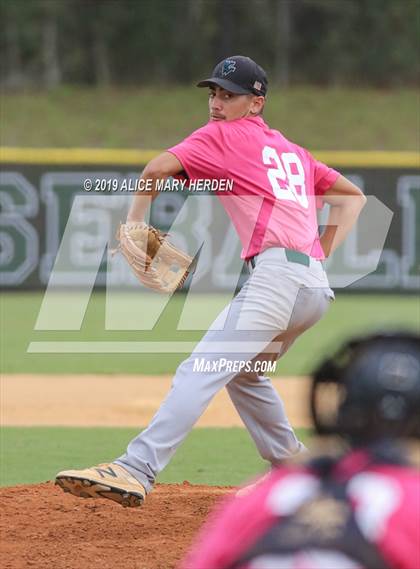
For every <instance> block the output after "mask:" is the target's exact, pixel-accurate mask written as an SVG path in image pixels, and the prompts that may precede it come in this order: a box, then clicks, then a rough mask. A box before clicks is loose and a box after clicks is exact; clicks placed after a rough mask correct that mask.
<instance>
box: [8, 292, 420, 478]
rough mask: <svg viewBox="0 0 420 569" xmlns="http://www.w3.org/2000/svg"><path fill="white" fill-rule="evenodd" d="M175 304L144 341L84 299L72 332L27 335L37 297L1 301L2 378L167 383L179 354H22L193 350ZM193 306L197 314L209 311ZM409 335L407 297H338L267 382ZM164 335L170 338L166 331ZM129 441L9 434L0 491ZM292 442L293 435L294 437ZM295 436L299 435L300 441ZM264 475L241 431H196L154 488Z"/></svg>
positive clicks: (90, 432) (119, 434) (110, 434)
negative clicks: (366, 340)
mask: <svg viewBox="0 0 420 569" xmlns="http://www.w3.org/2000/svg"><path fill="white" fill-rule="evenodd" d="M183 300H184V296H183V295H176V296H175V297H173V298H172V300H171V303H170V305H169V306H168V309H167V310H166V312H165V313H164V314H163V315H162V317H161V318H160V320H159V322H158V325H157V326H156V327H155V329H154V330H153V331H152V332H116V331H112V332H111V331H106V330H104V308H105V295H104V294H103V293H100V292H98V293H95V294H94V295H93V297H92V298H91V301H90V303H89V307H88V310H87V314H86V317H85V319H84V321H83V326H82V328H81V330H80V332H76V331H72V332H66V331H53V332H47V331H42V332H41V331H37V332H35V331H34V330H33V327H34V324H35V321H36V318H37V314H38V310H39V307H40V305H41V301H42V294H41V293H34V292H31V293H24V292H20V293H5V294H3V295H2V297H1V316H2V318H1V325H2V333H1V353H0V359H1V364H2V369H1V371H2V373H56V374H60V373H133V374H135V373H141V374H159V373H173V372H174V370H175V368H176V366H177V364H178V363H179V362H180V361H181V360H182V359H183V358H184V357H185V355H184V354H170V355H169V354H168V355H165V354H159V356H156V355H148V354H28V353H26V349H27V346H28V344H29V342H30V341H34V340H35V341H36V340H56V341H57V340H63V341H64V340H76V341H84V340H104V339H107V340H109V339H112V340H115V341H118V340H139V339H140V340H141V339H145V340H146V339H147V340H150V339H154V340H157V339H168V340H170V339H171V338H176V339H178V340H180V339H181V340H198V339H199V338H200V336H201V332H197V331H196V332H176V330H175V328H174V326H175V324H176V322H177V317H178V315H179V311H180V307H181V306H182V303H183ZM217 300H218V299H217V298H216V297H214V296H212V295H206V296H203V297H200V302H201V303H202V306H201V308H200V307H197V310H201V309H205V308H207V309H208V308H209V307H211V306H212V304H213V305H214V304H215V303H216V302H217ZM389 326H391V327H393V328H397V327H404V328H410V329H418V328H419V304H418V300H417V298H416V297H414V296H398V295H382V296H381V295H339V296H338V298H337V300H336V302H334V303H333V304H332V306H331V308H330V311H329V313H328V314H327V315H326V316H325V317H324V318H323V320H322V321H321V322H320V323H319V324H317V325H316V326H315V327H314V328H313V329H312V330H310V331H308V332H306V333H305V334H304V335H303V336H302V337H301V338H300V339H299V341H298V342H297V343H296V344H295V346H293V348H292V349H291V350H290V352H289V353H288V354H287V355H286V356H285V357H284V358H283V359H282V361H281V362H279V364H278V367H277V372H276V373H277V374H280V375H289V374H293V375H294V374H302V373H306V372H308V371H309V370H310V369H311V368H312V367H313V364H314V361H315V360H317V359H319V358H320V357H322V356H324V355H325V354H327V353H331V350H332V349H333V348H334V346H336V345H337V344H338V343H340V342H341V341H342V340H343V339H344V338H347V337H349V336H351V335H354V334H359V333H366V332H368V331H371V330H377V329H380V328H382V327H389ZM171 328H172V330H173V331H172V332H171V331H170V330H171ZM135 434H136V431H135V430H133V429H120V428H112V429H111V428H91V429H87V428H86V429H83V428H54V427H51V428H47V427H33V428H18V427H4V428H3V429H2V433H1V440H0V443H1V444H0V453H1V457H0V458H1V461H0V462H1V465H2V466H1V470H0V483H1V484H2V485H14V484H22V483H35V482H41V481H45V480H50V479H51V478H53V476H54V474H55V473H56V471H58V470H61V469H64V468H70V467H74V468H77V467H83V466H88V465H91V464H95V463H99V462H104V461H108V460H110V459H113V458H115V457H116V456H119V455H120V454H121V453H122V452H123V451H124V449H125V447H126V445H127V443H128V441H129V440H130V439H131V438H132V437H133V436H134V435H135ZM301 434H302V432H301ZM303 434H304V436H307V435H308V433H307V432H306V433H305V432H304V433H303ZM264 468H265V465H264V463H263V462H262V461H261V460H260V458H259V456H258V454H257V451H256V450H255V448H254V445H253V443H252V441H251V440H250V438H249V435H248V434H247V432H246V431H245V430H244V429H196V430H194V431H193V432H192V433H191V435H190V436H189V437H188V438H187V441H186V442H185V444H184V445H182V447H181V448H180V450H179V452H178V453H177V454H176V456H175V458H174V460H173V461H172V462H171V464H170V465H169V466H168V468H167V469H166V470H165V471H164V472H163V473H162V475H161V476H160V477H159V481H160V482H182V481H184V480H188V481H189V482H191V483H197V484H198V483H202V484H216V485H219V484H220V485H231V484H232V485H234V484H239V483H241V482H243V481H244V480H246V479H249V478H250V477H252V476H254V475H255V474H256V473H258V472H261V471H262V470H263V469H264Z"/></svg>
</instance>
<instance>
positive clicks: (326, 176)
mask: <svg viewBox="0 0 420 569" xmlns="http://www.w3.org/2000/svg"><path fill="white" fill-rule="evenodd" d="M311 159H312V166H313V171H314V188H315V195H316V196H322V195H323V194H325V192H326V191H327V190H329V189H330V188H331V186H332V185H333V184H334V183H335V182H336V180H337V178H338V177H339V176H340V172H337V170H334V169H333V168H330V167H329V166H327V165H326V164H324V163H323V162H320V161H319V160H316V159H315V158H314V157H313V156H311Z"/></svg>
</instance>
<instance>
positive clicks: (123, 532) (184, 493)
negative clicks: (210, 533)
mask: <svg viewBox="0 0 420 569" xmlns="http://www.w3.org/2000/svg"><path fill="white" fill-rule="evenodd" d="M230 491H232V488H227V487H216V486H193V485H191V484H189V483H188V482H184V484H157V485H156V487H155V490H154V491H153V492H152V493H151V494H150V495H149V496H148V497H147V501H146V503H145V505H144V506H143V507H142V508H131V509H124V508H122V507H121V506H119V505H117V504H114V503H112V502H110V501H107V500H92V499H89V500H83V499H80V498H75V497H74V496H71V495H68V494H64V493H63V492H62V490H60V489H59V488H58V487H57V486H54V485H53V483H52V482H47V483H45V484H38V485H31V486H15V487H10V488H1V489H0V501H1V509H2V513H1V516H0V558H1V560H2V563H1V565H2V567H4V568H5V569H18V568H19V569H21V568H23V567H30V568H34V569H38V568H40V569H41V568H42V569H44V568H48V567H54V569H76V568H77V569H84V568H89V569H96V568H97V569H107V568H110V569H111V568H112V569H115V568H116V567H123V568H124V569H171V568H173V567H175V566H176V565H177V562H178V561H179V560H180V559H182V557H183V555H184V553H185V551H186V550H187V548H188V547H189V545H190V544H191V541H192V540H193V538H194V536H195V535H196V533H197V530H198V529H199V527H200V526H201V524H202V522H203V520H204V518H205V517H206V516H207V514H208V513H209V511H210V510H211V509H212V508H213V507H214V505H215V503H216V502H217V501H218V500H220V499H221V498H222V497H223V496H224V495H226V494H227V493H228V492H230Z"/></svg>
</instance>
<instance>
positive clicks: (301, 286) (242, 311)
mask: <svg viewBox="0 0 420 569" xmlns="http://www.w3.org/2000/svg"><path fill="white" fill-rule="evenodd" d="M255 261H256V264H255V268H254V269H253V270H252V273H251V276H250V278H249V279H248V280H247V282H246V283H245V285H244V286H243V287H242V289H241V291H240V292H239V294H238V295H237V296H236V297H235V298H234V299H233V300H232V302H231V303H230V304H229V305H228V306H227V307H226V308H225V309H224V310H223V311H222V312H221V314H219V316H218V317H217V318H216V320H215V321H214V322H213V324H212V326H211V327H210V329H209V330H208V332H207V333H206V334H205V336H204V337H203V339H202V340H201V342H200V343H199V344H198V345H197V346H196V348H195V350H194V351H193V353H192V354H191V355H190V357H189V358H187V359H186V360H185V361H183V362H182V363H181V364H180V365H179V367H178V369H177V371H176V374H175V377H174V379H173V383H172V387H171V390H170V391H169V393H168V395H167V397H166V398H165V400H164V401H163V403H162V404H161V406H160V407H159V409H158V411H157V413H156V414H155V416H154V417H153V419H152V421H151V423H150V424H149V426H148V427H147V428H146V429H145V430H144V431H143V432H142V433H140V434H139V435H138V436H137V437H135V438H134V439H133V440H132V441H131V442H130V444H129V445H128V448H127V452H126V453H125V454H124V455H123V456H121V457H120V458H119V459H118V460H116V461H115V463H117V464H120V465H121V466H123V467H124V468H125V469H126V470H128V471H129V472H130V473H131V474H132V475H133V476H134V477H135V478H136V479H137V480H138V481H139V482H140V483H141V484H143V486H144V487H145V489H146V491H147V492H149V491H150V490H151V489H152V487H153V483H154V481H155V479H156V476H157V475H158V474H159V472H161V470H163V469H164V468H165V466H166V465H167V464H168V463H169V461H170V460H171V458H172V456H173V455H174V454H175V452H176V450H177V448H178V447H179V445H180V444H181V443H182V442H183V441H184V439H185V437H186V436H187V435H188V433H189V432H190V430H191V429H192V427H193V426H194V424H195V423H196V421H197V420H198V419H199V417H200V416H201V415H202V413H203V412H204V411H205V409H206V408H207V406H208V405H209V403H210V401H211V399H212V398H213V396H214V395H215V394H216V393H217V392H218V391H219V390H220V389H222V388H223V387H226V388H227V390H228V393H229V396H230V398H231V400H232V402H233V404H234V406H235V408H236V409H237V411H238V413H239V415H240V417H241V419H242V421H243V422H244V424H245V426H246V428H247V429H248V431H249V433H250V435H251V437H252V438H253V440H254V442H255V444H256V446H257V448H258V451H259V453H260V455H261V456H262V458H264V459H265V460H268V461H269V462H270V463H271V464H272V465H276V464H278V463H279V462H281V461H282V460H284V459H285V458H287V457H290V456H292V455H294V454H297V453H299V452H300V451H301V450H302V449H304V446H303V445H302V443H301V442H299V440H298V439H297V437H296V435H295V433H294V431H293V429H292V427H291V426H290V424H289V421H288V419H287V417H286V414H285V410H284V406H283V402H282V400H281V398H280V397H279V395H278V393H277V392H276V390H275V389H274V387H273V385H272V383H271V381H270V379H269V378H268V377H264V376H261V375H259V374H258V373H257V372H256V371H249V372H245V370H242V371H240V372H238V371H237V370H236V371H234V369H235V366H234V362H238V361H252V362H255V361H259V362H261V361H263V360H264V359H269V360H273V359H278V358H279V357H281V356H282V355H283V354H284V353H285V352H286V351H287V350H288V349H289V347H290V346H291V345H292V344H293V342H294V341H295V340H296V338H297V337H298V336H299V335H300V334H302V333H303V332H304V331H305V330H307V329H308V328H310V327H311V326H312V325H314V324H315V323H316V322H317V321H318V320H319V319H320V318H321V317H322V315H323V314H324V313H325V312H326V311H327V309H328V306H329V303H330V301H331V300H332V299H333V298H334V294H333V292H332V291H331V289H330V288H329V284H328V280H327V276H326V274H325V272H324V269H323V266H322V263H321V262H319V261H316V260H314V259H310V264H309V266H305V265H303V264H300V263H298V262H292V261H290V260H288V258H287V257H286V252H285V250H284V249H281V248H271V249H267V250H266V251H264V252H263V253H262V254H260V255H259V256H258V257H257V258H256V259H255ZM202 358H204V360H205V361H209V362H219V363H220V361H221V360H222V361H223V362H224V361H225V360H226V361H231V362H232V366H231V369H230V370H229V366H228V365H226V366H224V367H223V366H220V369H217V370H216V371H207V372H206V371H198V370H197V361H199V360H201V359H202ZM216 367H217V363H216ZM195 368H196V369H195Z"/></svg>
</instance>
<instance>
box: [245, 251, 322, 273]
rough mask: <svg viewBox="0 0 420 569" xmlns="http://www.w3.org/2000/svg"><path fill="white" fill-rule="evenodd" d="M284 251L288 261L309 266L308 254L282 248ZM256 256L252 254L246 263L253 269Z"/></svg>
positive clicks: (309, 258)
mask: <svg viewBox="0 0 420 569" xmlns="http://www.w3.org/2000/svg"><path fill="white" fill-rule="evenodd" d="M284 253H285V255H286V259H287V260H288V261H289V262H290V263H298V265H304V266H305V267H309V265H310V264H311V257H309V255H305V253H301V252H300V251H293V249H284ZM257 257H258V255H254V256H253V257H251V258H250V259H248V263H249V264H250V265H251V267H252V268H253V269H255V264H256V263H255V259H256V258H257Z"/></svg>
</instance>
